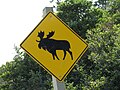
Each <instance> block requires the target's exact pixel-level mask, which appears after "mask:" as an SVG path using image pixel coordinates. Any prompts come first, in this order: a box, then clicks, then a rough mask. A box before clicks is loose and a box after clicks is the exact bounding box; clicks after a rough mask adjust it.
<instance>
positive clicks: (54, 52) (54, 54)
mask: <svg viewBox="0 0 120 90" xmlns="http://www.w3.org/2000/svg"><path fill="white" fill-rule="evenodd" d="M52 56H53V59H54V60H55V56H56V58H57V59H58V60H59V58H58V56H57V54H56V51H52Z"/></svg>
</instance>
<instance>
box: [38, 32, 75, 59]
mask: <svg viewBox="0 0 120 90" xmlns="http://www.w3.org/2000/svg"><path fill="white" fill-rule="evenodd" d="M54 33H55V32H53V31H51V32H49V34H48V35H47V37H46V38H43V37H44V32H42V31H40V32H38V37H39V38H40V41H38V40H36V41H37V42H39V44H38V47H39V48H40V49H41V48H43V49H44V50H47V51H48V52H49V53H51V54H52V56H53V59H54V60H55V56H56V58H57V59H58V60H59V58H58V56H57V54H56V50H63V51H64V57H63V60H64V59H65V57H66V51H67V52H68V53H69V54H70V56H71V59H72V60H73V55H72V52H71V51H70V50H69V49H70V43H69V42H68V41H67V40H55V39H50V38H51V37H52V36H53V35H54Z"/></svg>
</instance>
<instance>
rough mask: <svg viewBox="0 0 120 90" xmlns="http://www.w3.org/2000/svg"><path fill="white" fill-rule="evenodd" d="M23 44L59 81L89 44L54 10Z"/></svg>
mask: <svg viewBox="0 0 120 90" xmlns="http://www.w3.org/2000/svg"><path fill="white" fill-rule="evenodd" d="M20 46H21V47H22V48H23V49H24V50H25V51H26V52H27V53H28V54H29V55H30V56H31V57H32V58H33V59H34V60H35V61H36V62H37V63H38V64H40V65H41V66H42V67H43V68H44V69H46V70H47V71H48V72H49V73H50V74H52V75H53V76H54V77H56V78H57V79H58V80H59V81H62V80H64V79H65V77H66V76H67V75H68V73H69V72H70V71H71V69H72V68H73V67H74V65H75V63H76V62H77V61H78V60H79V59H80V58H81V56H82V55H83V54H84V52H85V51H86V49H87V47H88V45H87V43H86V42H85V41H84V40H83V39H82V38H81V37H80V36H79V35H78V34H77V33H75V32H74V31H73V30H72V29H71V28H70V27H69V26H67V25H66V24H65V23H64V22H63V21H62V20H60V19H59V18H58V17H57V16H55V15H54V14H53V13H51V12H50V13H48V14H47V15H46V16H45V18H43V20H42V21H41V22H40V23H39V24H38V25H37V26H36V27H35V28H34V30H33V31H32V32H31V33H30V34H29V35H28V36H27V37H26V38H25V40H24V41H23V42H22V43H21V45H20Z"/></svg>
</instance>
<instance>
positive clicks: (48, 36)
mask: <svg viewBox="0 0 120 90" xmlns="http://www.w3.org/2000/svg"><path fill="white" fill-rule="evenodd" d="M54 33H55V31H51V32H49V34H48V35H47V38H50V37H52V36H53V35H54Z"/></svg>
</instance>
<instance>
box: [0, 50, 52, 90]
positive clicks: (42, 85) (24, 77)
mask: <svg viewBox="0 0 120 90" xmlns="http://www.w3.org/2000/svg"><path fill="white" fill-rule="evenodd" d="M16 52H17V53H18V54H17V55H16V56H15V58H14V61H12V62H8V63H6V65H3V66H2V67H1V68H0V78H1V80H2V81H3V82H2V84H1V85H0V88H1V90H50V89H51V88H52V82H51V76H50V75H49V74H48V73H47V72H46V71H45V70H44V69H43V68H41V67H40V66H39V65H38V64H37V63H36V62H35V61H34V60H32V58H30V56H28V55H27V54H26V53H23V52H20V49H19V48H16Z"/></svg>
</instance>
